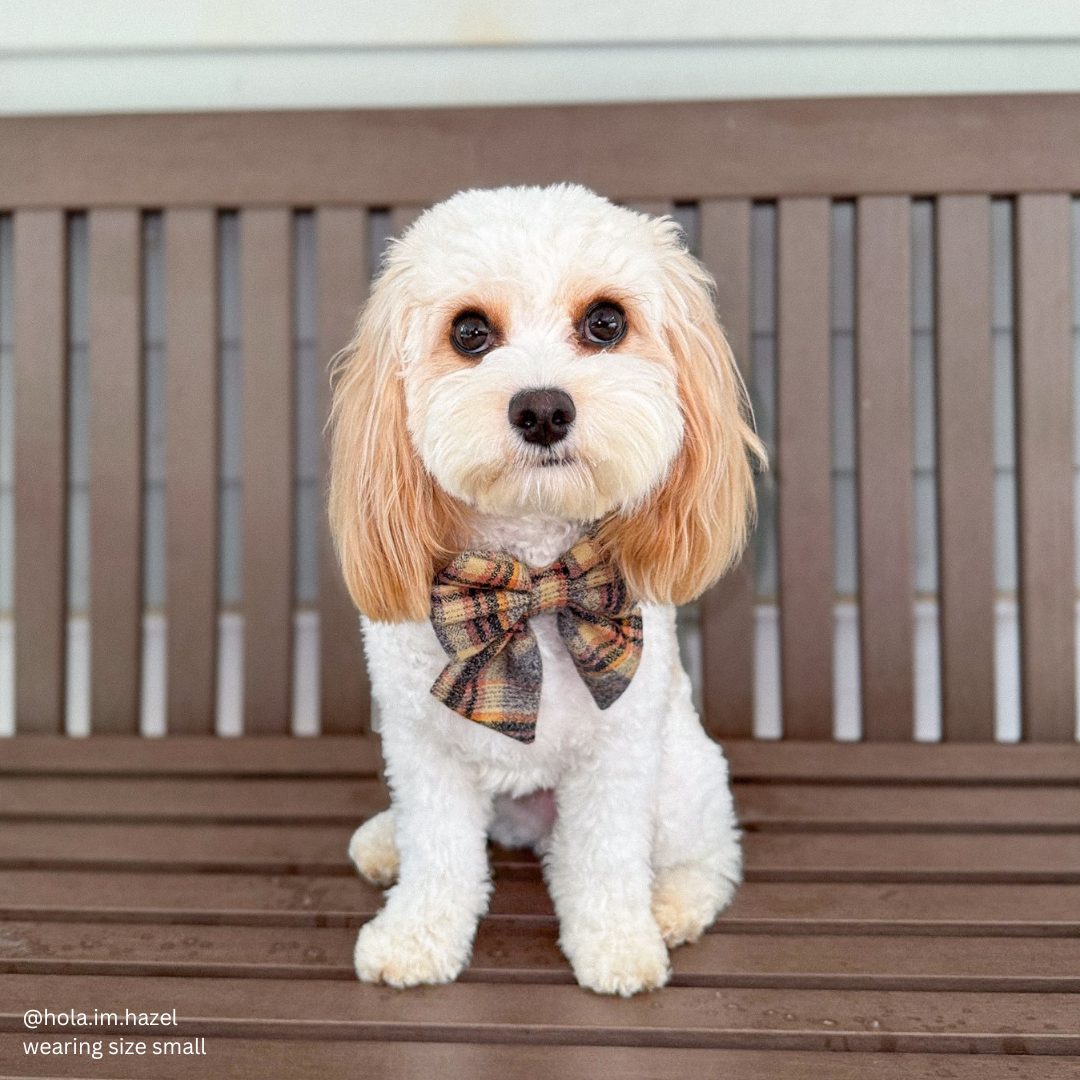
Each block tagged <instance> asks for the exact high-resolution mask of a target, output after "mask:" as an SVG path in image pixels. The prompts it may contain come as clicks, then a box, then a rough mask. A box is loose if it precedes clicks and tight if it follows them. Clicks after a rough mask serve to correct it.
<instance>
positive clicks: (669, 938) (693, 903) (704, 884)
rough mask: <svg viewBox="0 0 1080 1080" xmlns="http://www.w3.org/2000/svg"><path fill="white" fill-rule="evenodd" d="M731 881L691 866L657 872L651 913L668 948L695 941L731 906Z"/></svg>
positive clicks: (732, 891) (733, 888) (733, 891)
mask: <svg viewBox="0 0 1080 1080" xmlns="http://www.w3.org/2000/svg"><path fill="white" fill-rule="evenodd" d="M735 888H736V886H735V882H733V881H731V880H729V879H728V878H725V877H723V876H721V875H720V874H717V873H709V872H708V871H707V870H704V869H702V868H701V867H700V866H697V865H695V864H693V863H683V864H682V865H681V866H673V867H670V868H669V869H666V870H661V871H660V872H659V873H658V874H657V876H656V884H655V885H654V886H653V896H652V913H653V918H654V919H656V922H657V925H658V926H659V927H660V933H661V934H663V935H664V941H666V942H667V944H668V947H669V948H674V947H675V946H676V945H682V944H684V943H685V942H688V941H697V939H698V938H699V937H701V935H702V934H703V933H704V932H705V930H706V929H707V928H708V927H709V926H711V925H712V923H713V922H714V920H715V919H716V916H717V915H718V914H719V913H720V912H721V911H723V909H724V908H726V907H727V906H728V904H730V903H731V898H732V897H733V896H734V895H735Z"/></svg>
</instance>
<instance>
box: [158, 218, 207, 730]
mask: <svg viewBox="0 0 1080 1080" xmlns="http://www.w3.org/2000/svg"><path fill="white" fill-rule="evenodd" d="M216 229H217V215H216V213H215V212H214V211H213V210H207V209H201V208H200V209H170V210H167V211H166V213H165V296H166V301H165V303H166V314H165V320H166V321H165V325H166V331H165V332H166V375H165V385H166V423H165V459H166V462H165V473H166V484H165V500H166V513H165V529H166V550H167V552H168V558H167V560H166V590H165V610H166V618H167V620H168V634H167V636H166V648H167V656H168V660H167V674H166V682H167V691H166V692H167V705H166V710H167V712H166V726H167V729H168V732H169V734H170V735H210V734H212V733H213V731H214V712H215V707H216V698H215V694H216V686H215V679H216V666H217V637H218V634H217V621H218V603H217V597H218V580H217V563H218V439H219V433H218V418H219V413H218V316H217V301H218V298H217V280H218V275H217V236H216Z"/></svg>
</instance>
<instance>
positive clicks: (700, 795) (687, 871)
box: [652, 667, 742, 946]
mask: <svg viewBox="0 0 1080 1080" xmlns="http://www.w3.org/2000/svg"><path fill="white" fill-rule="evenodd" d="M670 708H671V711H670V713H669V715H668V717H667V720H666V722H665V724H664V750H663V758H662V764H661V770H660V793H659V802H658V808H657V828H656V846H655V851H654V856H653V864H654V867H655V870H656V881H655V884H654V886H653V901H652V910H653V915H654V916H655V917H656V921H657V923H658V924H659V926H660V930H661V932H662V933H663V935H664V940H665V941H666V942H667V943H668V945H670V946H675V945H681V944H682V943H683V942H685V941H696V940H697V939H698V938H699V937H700V936H701V935H702V933H703V932H704V931H705V929H706V927H708V926H709V925H710V924H711V923H712V921H713V920H714V919H715V918H716V916H717V915H718V914H719V913H720V912H721V911H722V910H723V909H724V908H725V907H727V905H728V904H729V903H730V902H731V898H732V897H733V896H734V895H735V889H736V888H737V886H738V885H739V882H740V881H741V880H742V851H741V848H740V845H739V830H738V824H737V820H736V817H735V806H734V801H733V799H732V796H731V788H730V786H729V784H728V768H727V762H726V761H725V760H724V755H723V753H722V751H721V750H720V747H719V746H718V745H717V744H716V743H714V742H713V741H712V739H710V738H709V737H708V735H706V734H705V731H704V729H703V728H702V726H701V723H700V722H699V720H698V717H697V712H696V711H695V709H694V705H693V700H692V698H691V691H690V680H689V678H688V677H687V675H686V673H685V672H684V671H683V670H682V668H681V667H680V668H679V669H678V671H677V672H676V673H675V677H674V679H673V681H672V692H671V707H670Z"/></svg>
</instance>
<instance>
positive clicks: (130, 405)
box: [89, 210, 143, 735]
mask: <svg viewBox="0 0 1080 1080" xmlns="http://www.w3.org/2000/svg"><path fill="white" fill-rule="evenodd" d="M89 226H90V729H91V731H93V732H95V733H99V734H104V733H108V734H112V735H125V734H128V735H134V734H136V733H137V732H138V730H139V691H140V670H141V667H142V608H143V604H142V569H143V560H142V526H143V515H142V481H143V350H142V242H143V238H142V215H141V214H140V213H139V212H138V211H137V210H93V211H91V212H90V220H89Z"/></svg>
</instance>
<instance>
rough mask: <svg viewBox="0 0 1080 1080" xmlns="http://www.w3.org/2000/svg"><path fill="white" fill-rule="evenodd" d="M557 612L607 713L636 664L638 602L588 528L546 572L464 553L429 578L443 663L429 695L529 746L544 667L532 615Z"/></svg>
mask: <svg viewBox="0 0 1080 1080" xmlns="http://www.w3.org/2000/svg"><path fill="white" fill-rule="evenodd" d="M542 611H555V612H557V613H558V614H557V615H556V623H557V625H558V628H559V635H560V637H561V638H562V640H563V643H564V644H565V645H566V648H567V650H568V651H569V653H570V656H571V658H572V659H573V661H574V664H575V666H576V667H577V670H578V674H579V675H580V676H581V678H582V680H583V681H584V683H585V685H586V687H588V690H589V693H590V694H592V697H593V700H594V701H595V702H596V704H597V705H599V706H600V708H601V709H606V708H607V707H608V706H609V705H611V704H612V702H614V701H615V700H616V699H617V698H618V697H619V695H620V694H622V692H623V691H624V690H625V689H626V688H627V686H629V685H630V680H631V679H632V678H633V677H634V672H635V671H636V670H637V666H638V663H639V662H640V660H641V649H642V631H641V606H640V605H639V604H638V603H637V602H636V601H631V599H630V597H629V594H628V591H627V588H626V582H625V581H624V580H623V578H622V575H621V574H620V573H619V571H618V569H617V567H616V566H615V564H614V563H613V562H612V561H611V560H610V559H608V558H607V556H606V555H605V553H604V551H603V549H602V548H601V546H600V544H599V543H598V542H597V540H596V538H595V536H594V535H592V534H591V533H590V534H589V535H587V536H585V537H583V538H582V539H581V540H579V541H578V542H577V543H576V544H575V545H574V546H573V547H572V548H571V549H570V550H569V551H568V552H567V553H566V554H565V555H563V556H562V558H560V559H557V560H556V561H555V562H553V563H552V564H551V565H550V566H548V567H545V568H544V569H543V570H530V569H529V568H528V567H527V566H525V564H524V563H521V562H518V560H517V559H515V558H513V557H512V556H510V555H507V554H505V553H504V552H494V551H466V552H463V553H462V554H461V555H458V557H457V558H456V559H454V561H453V562H452V563H450V565H449V566H447V567H446V569H445V570H443V571H442V572H441V573H440V574H439V575H438V576H437V577H436V578H435V583H434V585H433V587H432V590H431V624H432V626H433V627H434V628H435V633H436V635H437V636H438V638H439V642H440V643H441V644H442V647H443V648H444V649H445V650H446V653H447V655H448V656H449V657H450V663H449V664H447V666H446V667H445V668H444V669H443V672H442V674H441V675H440V676H439V677H438V679H437V680H436V681H435V685H434V686H433V687H432V688H431V692H432V693H433V694H434V695H435V697H437V698H438V699H439V700H440V701H441V702H443V703H444V704H445V705H447V706H449V707H450V708H451V709H453V710H454V711H455V712H457V713H460V714H461V715H462V716H464V717H467V718H468V719H470V720H475V721H477V723H480V724H485V725H487V726H488V727H490V728H492V729H493V730H495V731H500V732H502V733H503V734H504V735H509V736H510V737H511V738H514V739H518V740H519V741H521V742H524V743H531V742H532V741H533V739H535V738H536V714H537V710H538V709H539V707H540V681H541V676H542V668H541V662H540V648H539V646H538V645H537V643H536V638H535V637H534V635H533V632H532V630H530V629H529V619H530V618H531V617H532V616H533V615H538V614H540V612H542Z"/></svg>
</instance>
